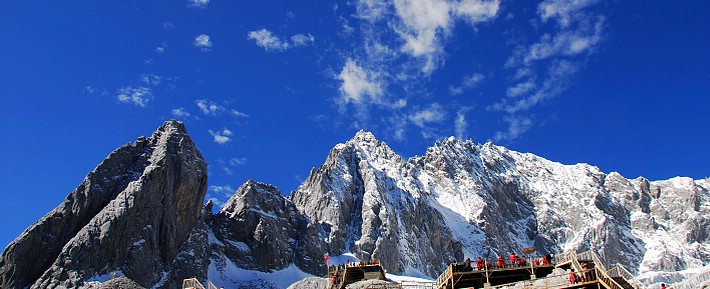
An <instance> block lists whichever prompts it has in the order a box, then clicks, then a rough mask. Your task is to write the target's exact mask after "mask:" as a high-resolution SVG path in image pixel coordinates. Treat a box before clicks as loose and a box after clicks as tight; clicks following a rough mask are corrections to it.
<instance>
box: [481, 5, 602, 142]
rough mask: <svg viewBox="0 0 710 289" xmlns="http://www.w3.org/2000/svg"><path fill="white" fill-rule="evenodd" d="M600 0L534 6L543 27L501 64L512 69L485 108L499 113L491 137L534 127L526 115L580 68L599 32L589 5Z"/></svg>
mask: <svg viewBox="0 0 710 289" xmlns="http://www.w3.org/2000/svg"><path fill="white" fill-rule="evenodd" d="M599 2H601V0H574V1H567V0H564V1H563V0H545V1H542V2H541V3H540V4H539V5H538V6H537V16H538V19H537V20H536V21H537V23H538V24H539V25H540V26H541V27H540V30H542V31H545V32H544V33H542V34H541V35H540V36H539V38H538V39H537V40H536V41H535V42H533V43H529V44H522V45H519V46H518V47H517V48H516V49H515V50H514V52H513V53H512V55H511V56H510V57H509V58H508V59H507V61H506V63H505V67H506V68H508V69H510V70H512V71H513V75H512V77H511V78H510V85H509V86H508V88H507V89H506V93H505V95H506V97H504V98H501V99H500V100H499V101H497V102H496V103H494V104H492V105H489V106H488V107H487V109H488V110H489V111H496V112H504V113H506V115H505V116H504V117H503V122H504V123H505V124H506V125H507V127H508V128H507V130H506V131H498V132H496V133H495V135H494V140H495V141H511V140H514V139H515V138H517V137H519V136H520V135H522V134H523V133H525V132H526V131H528V130H529V129H530V128H531V127H533V126H534V123H533V121H534V119H533V118H532V117H530V116H526V115H525V113H526V112H529V111H530V110H532V109H533V108H535V107H536V106H538V105H540V104H542V103H545V102H546V101H548V100H550V99H553V98H555V97H558V96H559V95H561V94H562V93H563V92H564V91H565V90H566V89H567V88H568V87H569V85H570V83H571V79H572V76H574V75H575V74H576V73H577V72H578V71H579V70H581V69H582V67H583V63H584V61H585V59H586V57H588V56H589V55H591V54H593V53H595V52H596V51H597V49H598V47H599V45H600V44H601V42H602V39H603V37H604V27H605V22H606V19H605V17H604V16H603V15H598V14H595V13H593V12H590V11H588V10H590V9H588V8H590V7H592V6H593V5H595V4H597V3H599Z"/></svg>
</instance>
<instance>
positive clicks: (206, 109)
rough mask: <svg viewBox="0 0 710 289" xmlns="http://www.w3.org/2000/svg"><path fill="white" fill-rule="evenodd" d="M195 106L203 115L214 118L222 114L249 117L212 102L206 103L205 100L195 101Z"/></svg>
mask: <svg viewBox="0 0 710 289" xmlns="http://www.w3.org/2000/svg"><path fill="white" fill-rule="evenodd" d="M195 105H197V107H198V108H199V109H200V111H201V112H202V113H203V114H205V115H212V116H216V115H220V114H222V113H228V114H230V115H233V116H236V117H249V115H248V114H246V113H243V112H240V111H238V110H236V109H231V108H227V107H225V106H223V105H220V104H218V103H216V102H214V101H208V100H206V99H198V100H195Z"/></svg>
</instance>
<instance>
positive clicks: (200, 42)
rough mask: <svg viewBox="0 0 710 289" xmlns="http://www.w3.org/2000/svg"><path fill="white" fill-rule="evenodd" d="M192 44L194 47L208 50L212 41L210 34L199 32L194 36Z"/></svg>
mask: <svg viewBox="0 0 710 289" xmlns="http://www.w3.org/2000/svg"><path fill="white" fill-rule="evenodd" d="M193 44H194V45H195V47H197V48H199V49H202V51H209V50H210V49H211V48H212V41H211V40H210V36H209V35H207V34H200V35H198V36H197V37H195V41H194V42H193Z"/></svg>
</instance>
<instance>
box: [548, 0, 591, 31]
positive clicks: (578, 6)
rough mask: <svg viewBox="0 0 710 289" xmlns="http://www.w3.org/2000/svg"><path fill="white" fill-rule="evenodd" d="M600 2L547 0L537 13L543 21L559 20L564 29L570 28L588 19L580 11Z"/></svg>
mask: <svg viewBox="0 0 710 289" xmlns="http://www.w3.org/2000/svg"><path fill="white" fill-rule="evenodd" d="M599 1H600V0H545V1H542V2H541V3H540V4H539V5H538V6H537V13H538V14H539V15H540V18H541V19H542V20H543V21H548V20H550V19H557V24H558V25H560V27H562V28H566V27H568V26H570V25H571V24H572V23H573V22H578V21H580V20H582V18H584V17H586V15H585V14H584V13H581V12H580V11H581V10H582V9H584V8H586V7H589V6H591V5H594V4H596V3H598V2H599Z"/></svg>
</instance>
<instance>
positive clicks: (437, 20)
mask: <svg viewBox="0 0 710 289" xmlns="http://www.w3.org/2000/svg"><path fill="white" fill-rule="evenodd" d="M372 2H373V1H371V0H361V1H359V4H358V8H360V9H358V12H359V13H363V14H360V17H362V18H363V19H369V20H370V21H380V20H382V19H384V20H385V21H393V20H394V21H393V22H392V23H393V25H392V27H393V29H394V31H395V33H396V34H397V35H398V36H399V38H400V39H401V40H402V41H403V44H402V45H401V46H400V51H402V52H403V53H406V54H408V55H410V56H412V57H414V58H416V59H418V60H419V65H420V69H421V71H422V72H423V73H425V74H429V73H431V72H432V71H434V69H436V68H437V67H438V65H439V63H440V60H441V59H442V57H443V56H442V55H443V51H444V43H443V38H445V37H447V35H449V34H450V31H451V29H452V28H453V26H454V24H455V22H456V20H458V19H462V20H465V21H466V22H467V23H469V24H470V25H476V24H478V23H481V22H487V21H491V20H492V19H494V18H495V17H496V15H497V14H498V10H499V7H500V2H499V1H498V0H493V1H482V0H464V1H447V0H395V1H394V3H393V4H394V7H393V8H392V9H390V8H389V7H385V6H383V5H384V4H383V3H376V4H375V3H372ZM390 11H391V13H393V14H394V17H393V18H390V17H387V16H388V15H387V14H388V13H390Z"/></svg>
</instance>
